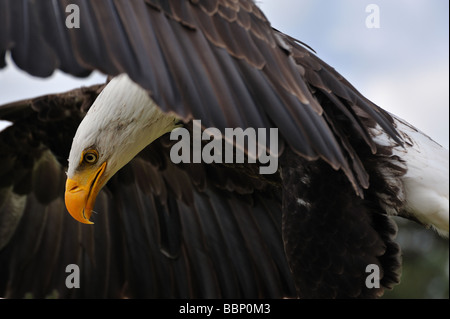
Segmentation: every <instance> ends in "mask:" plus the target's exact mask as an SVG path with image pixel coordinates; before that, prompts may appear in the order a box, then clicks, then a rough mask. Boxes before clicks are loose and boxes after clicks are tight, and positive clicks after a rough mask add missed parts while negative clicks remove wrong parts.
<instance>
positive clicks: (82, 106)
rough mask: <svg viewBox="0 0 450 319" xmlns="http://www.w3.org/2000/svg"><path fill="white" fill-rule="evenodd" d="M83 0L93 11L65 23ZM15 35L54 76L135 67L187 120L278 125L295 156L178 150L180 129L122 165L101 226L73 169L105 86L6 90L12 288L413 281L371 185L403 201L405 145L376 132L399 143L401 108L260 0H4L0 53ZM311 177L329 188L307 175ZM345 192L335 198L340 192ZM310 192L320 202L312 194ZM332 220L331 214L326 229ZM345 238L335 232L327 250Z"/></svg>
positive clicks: (4, 205)
mask: <svg viewBox="0 0 450 319" xmlns="http://www.w3.org/2000/svg"><path fill="white" fill-rule="evenodd" d="M72 3H73V4H77V5H78V6H79V8H80V16H81V27H80V28H72V29H71V28H67V27H66V26H65V17H66V14H65V11H64V10H65V7H66V6H67V5H68V4H72ZM10 17H14V19H11V18H10ZM7 51H10V52H11V56H12V58H13V60H14V62H15V63H16V64H17V65H18V66H19V67H20V68H22V69H24V70H25V71H27V72H29V73H30V74H32V75H36V76H41V77H45V76H48V75H50V74H51V73H52V72H53V71H54V70H55V69H56V68H58V69H60V70H63V71H64V72H68V73H70V74H73V75H76V76H86V75H88V74H89V73H90V72H91V71H93V70H100V71H101V72H104V73H105V74H108V75H111V76H114V75H118V74H120V73H127V74H128V75H129V76H130V78H131V79H133V80H134V81H135V82H136V83H138V84H139V85H141V86H142V87H143V88H144V89H146V90H147V91H148V93H149V95H150V96H151V98H152V99H153V100H154V101H155V102H156V104H157V105H158V106H159V107H160V108H161V110H163V111H165V112H169V111H172V112H174V113H176V114H177V115H178V116H179V117H180V118H182V120H183V122H184V124H185V125H186V126H187V127H189V125H190V122H191V120H193V119H201V121H202V124H203V125H204V126H205V127H217V128H218V129H220V130H221V131H222V132H223V130H224V128H226V127H242V128H244V129H245V128H249V127H253V128H258V127H264V128H270V127H277V128H278V129H279V135H280V141H279V142H280V143H279V150H280V163H281V169H280V171H279V172H278V173H277V174H275V175H273V176H261V175H259V174H257V173H256V174H255V172H256V171H257V166H256V165H239V166H237V165H219V164H213V165H206V164H182V165H175V164H173V163H172V162H171V161H170V159H169V158H168V153H169V149H170V146H171V143H170V141H169V140H168V138H167V136H165V137H162V138H160V139H159V140H157V141H155V142H154V143H153V144H151V145H150V146H149V147H147V148H146V149H145V150H144V151H143V152H142V153H141V154H140V155H139V156H138V157H136V158H135V159H134V160H132V161H131V162H130V163H129V164H128V165H127V166H125V167H124V168H123V169H122V170H121V171H119V173H118V174H117V175H116V176H115V177H114V178H113V179H112V180H110V182H109V183H108V185H107V186H106V188H105V189H104V190H103V191H102V193H100V196H99V198H98V200H97V206H96V211H98V212H100V214H98V215H97V216H96V225H95V226H94V228H92V227H90V228H89V227H88V228H87V227H86V226H84V225H81V224H76V223H75V222H74V221H73V220H71V219H70V216H68V214H67V212H65V208H64V204H63V192H64V189H63V183H64V170H65V168H66V165H67V164H66V159H67V156H68V152H69V145H70V143H71V138H72V137H73V135H74V133H75V130H76V128H77V126H78V124H79V122H80V121H81V119H82V118H83V116H84V114H85V112H86V110H87V109H88V107H89V106H90V105H91V103H92V101H93V99H94V98H95V96H96V95H97V94H98V92H99V90H100V87H92V88H84V89H79V90H75V91H73V92H69V93H65V94H61V95H50V96H46V97H43V98H38V99H32V100H27V101H23V102H18V103H14V104H10V105H6V106H3V107H2V108H0V118H2V119H6V120H10V121H12V122H13V123H14V125H13V126H12V127H10V128H8V129H6V130H5V131H3V132H1V134H0V146H1V153H0V221H2V222H3V224H2V225H6V226H2V227H0V274H1V275H0V276H1V277H0V295H4V296H6V297H22V296H24V294H26V293H32V294H33V295H34V296H40V297H42V296H45V295H46V294H49V293H51V292H52V291H54V290H56V291H57V292H58V294H59V296H61V297H103V296H105V297H182V298H184V297H234V298H236V297H275V298H280V297H295V296H300V297H319V298H320V297H323V298H333V297H350V298H357V297H377V296H380V295H381V294H382V293H383V291H384V289H385V288H391V287H392V286H393V285H394V284H395V283H397V282H398V276H399V269H400V262H399V254H400V253H399V249H398V246H397V245H396V244H395V243H394V242H393V241H392V239H393V237H394V236H395V233H396V229H395V227H393V225H392V221H391V220H390V217H388V216H387V213H386V212H385V210H384V208H383V205H382V203H381V199H380V198H378V197H377V196H376V194H377V190H376V189H373V188H372V189H371V188H370V186H371V185H372V183H375V184H377V183H378V185H380V187H384V188H385V189H384V191H385V192H386V193H387V194H388V195H389V199H390V202H391V203H396V199H397V198H396V192H395V191H394V190H393V189H391V188H390V187H391V185H389V184H388V183H386V182H385V181H384V180H383V178H382V177H381V176H376V163H377V162H376V158H377V157H380V158H386V157H388V156H389V155H391V153H390V150H389V149H386V150H384V149H382V148H380V147H379V145H377V144H376V143H375V142H374V141H373V138H372V137H371V135H370V130H371V129H374V128H375V127H380V128H382V129H383V130H384V132H386V134H387V135H388V136H390V138H391V139H392V140H393V141H395V142H397V143H401V139H400V138H399V135H398V133H397V131H396V129H395V127H394V120H393V119H392V117H391V116H390V115H389V114H388V113H387V112H385V111H384V110H382V109H381V108H379V107H378V106H376V105H375V104H373V103H372V102H370V101H369V100H367V99H366V98H364V97H363V96H362V95H361V94H360V93H359V92H358V91H357V90H356V89H355V88H354V87H353V86H352V85H350V84H349V83H348V82H347V81H346V80H345V79H344V78H342V77H341V76H340V75H339V74H338V73H337V72H336V71H335V70H334V69H332V68H331V67H330V66H328V65H327V64H326V63H325V62H323V61H322V60H320V59H319V58H318V57H316V56H315V55H314V53H312V52H311V51H310V50H309V49H308V48H306V47H305V46H304V45H302V44H301V43H300V42H299V41H297V40H295V39H293V38H291V37H289V36H287V35H285V34H283V33H281V32H279V31H277V30H274V29H272V27H271V26H270V23H269V22H268V21H267V19H266V17H265V16H264V14H263V13H262V12H261V11H260V10H259V9H258V7H257V6H256V5H255V4H254V2H253V1H250V0H240V1H233V0H196V1H187V0H186V1H179V0H163V1H159V0H145V1H143V0H140V1H137V0H136V1H82V0H79V1H74V0H71V1H42V2H37V1H34V2H32V1H25V0H24V1H17V0H15V1H12V0H10V1H8V0H3V1H0V66H4V65H5V63H4V56H5V54H6V52H7ZM49 132H50V133H49ZM19 144H21V145H26V146H24V148H23V149H19V148H17V147H15V146H17V145H19ZM268 146H270V145H268ZM381 149H382V150H383V152H380V150H381ZM384 151H386V152H384ZM377 152H378V153H377ZM397 164H398V165H393V171H395V173H396V174H397V175H396V176H397V177H399V176H401V175H402V174H403V173H404V171H403V170H402V167H401V161H399V162H398V163H397ZM11 171H14V173H11ZM294 177H295V178H294ZM302 177H304V178H313V179H314V187H317V188H315V189H314V190H311V189H310V187H311V185H309V184H308V185H306V184H305V185H300V184H299V183H298V179H299V178H302ZM323 180H327V182H324V183H321V181H323ZM330 181H331V183H330ZM333 182H335V183H338V186H336V185H332V183H333ZM318 184H320V185H322V186H321V187H322V188H320V187H318V186H320V185H318ZM327 184H330V185H327ZM330 192H332V193H333V196H331V197H333V198H334V199H335V202H333V201H330V202H327V201H326V199H327V198H328V196H329V193H330ZM299 199H301V201H300V202H301V203H305V202H307V201H311V200H315V202H316V203H317V205H316V206H313V207H312V209H310V208H311V207H309V208H308V206H307V205H306V206H304V205H303V206H302V207H299V205H297V204H298V200H299ZM336 203H338V204H336ZM345 203H348V206H346V205H345ZM333 205H336V206H337V209H335V212H334V213H335V214H334V215H333ZM398 205H401V203H399V204H398ZM300 206H301V205H300ZM11 207H14V208H11ZM305 207H306V208H305ZM395 208H396V207H395ZM305 210H306V211H305ZM322 213H323V214H322ZM330 214H331V215H330ZM330 216H331V217H330ZM310 217H311V218H310ZM327 218H329V219H327ZM321 219H322V220H323V227H325V229H326V230H327V231H322V232H320V233H319V232H317V231H316V228H315V227H316V226H318V224H317V222H318V220H321ZM282 220H283V223H282ZM335 220H338V221H339V222H336V221H335ZM347 220H348V224H349V225H354V229H353V230H354V231H348V232H347V231H346V228H345V227H346V221H347ZM343 221H345V222H343ZM334 225H336V226H339V227H337V229H338V231H332V229H331V228H332V226H334ZM297 226H298V228H297ZM330 227H331V228H330ZM300 229H302V231H299V230H300ZM358 240H361V243H360V246H358V247H357V248H355V249H353V248H354V247H353V246H352V245H353V243H355V242H358ZM293 243H294V244H293ZM330 243H335V244H336V247H337V248H336V249H335V250H332V251H327V250H326V249H324V247H328V245H329V244H330ZM285 252H286V255H285ZM315 254H317V256H315V257H313V255H315ZM352 260H357V261H355V262H351V261H352ZM309 261H310V262H311V263H310V264H308V263H309ZM71 263H76V264H78V265H79V266H80V267H81V268H82V269H83V271H82V274H83V275H82V276H83V277H82V283H81V286H82V289H79V290H68V289H67V288H65V286H64V281H63V280H60V279H61V278H60V277H58V276H56V275H54V274H60V276H61V274H64V268H65V266H66V265H67V264H71ZM368 263H374V264H377V265H379V266H380V267H381V268H382V271H383V278H382V280H381V284H382V287H381V288H380V289H377V290H371V289H369V288H367V287H365V286H364V285H363V284H362V283H363V279H362V278H363V276H364V275H365V272H364V271H365V267H363V266H365V265H366V264H368ZM288 265H289V266H288ZM329 265H332V266H335V268H334V269H333V271H331V272H330V271H329V269H330V268H329ZM363 268H364V269H363ZM336 269H337V270H336ZM36 273H38V274H40V276H39V279H36V276H35V275H36ZM330 273H331V275H330ZM327 276H331V277H330V278H328V277H327ZM355 278H356V279H355ZM343 283H344V284H343Z"/></svg>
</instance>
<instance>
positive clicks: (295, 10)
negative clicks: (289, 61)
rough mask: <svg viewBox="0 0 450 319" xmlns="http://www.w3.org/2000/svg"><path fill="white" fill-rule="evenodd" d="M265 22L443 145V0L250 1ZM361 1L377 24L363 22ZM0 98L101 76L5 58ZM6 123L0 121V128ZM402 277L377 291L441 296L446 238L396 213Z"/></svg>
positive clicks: (60, 87) (446, 14)
mask: <svg viewBox="0 0 450 319" xmlns="http://www.w3.org/2000/svg"><path fill="white" fill-rule="evenodd" d="M257 3H258V4H259V5H260V7H261V9H262V10H263V12H264V13H265V14H266V15H267V17H268V18H269V20H270V21H271V23H272V25H273V27H275V28H277V29H278V30H280V31H282V32H284V33H287V34H289V35H291V36H292V37H295V38H297V39H299V40H301V41H302V42H304V43H306V44H308V45H309V46H311V47H312V48H313V49H314V50H315V51H316V52H317V55H318V56H319V57H320V58H321V59H322V60H324V61H325V62H327V63H328V64H329V65H331V66H333V67H334V68H335V69H336V70H337V71H338V72H339V73H341V74H342V75H343V76H344V77H345V78H347V80H349V81H350V82H351V83H352V84H353V85H354V86H355V87H356V88H357V89H358V90H359V91H360V92H361V93H362V94H364V95H365V96H366V97H367V98H369V99H370V100H372V101H373V102H375V103H376V104H378V105H379V106H381V107H382V108H384V109H386V110H388V111H389V112H391V113H394V114H396V115H397V116H399V117H400V118H403V119H405V120H406V121H408V122H410V123H411V124H413V125H414V126H416V127H417V128H419V129H420V130H422V131H423V132H425V133H426V134H428V135H429V136H430V137H432V138H433V139H434V140H435V141H437V142H438V143H440V144H441V145H443V146H444V147H446V148H447V149H448V146H449V2H448V1H442V0H371V1H364V0H339V1H329V0H264V1H257ZM369 4H374V5H376V6H377V7H378V9H379V18H380V25H379V28H368V27H367V25H366V19H367V17H368V16H369V15H370V14H371V13H370V12H366V8H367V6H368V5H369ZM8 65H9V66H8V67H7V68H5V69H2V70H0V105H1V104H5V103H7V102H11V101H16V100H20V99H24V98H28V97H35V96H39V95H43V94H47V93H56V92H63V91H66V90H69V89H72V88H76V87H80V86H83V85H84V86H88V85H91V84H96V83H101V82H104V80H105V76H104V75H102V74H99V73H93V74H92V75H91V76H90V77H88V78H85V79H74V78H73V77H71V76H67V75H65V74H63V73H62V72H59V71H57V72H55V74H54V75H53V76H52V77H50V78H48V79H37V78H32V77H31V76H29V75H28V74H26V73H24V72H22V71H20V70H18V69H17V68H16V67H15V66H14V65H13V64H12V63H11V61H9V63H8ZM5 124H6V123H0V130H1V129H2V127H4V125H5ZM397 222H398V224H399V235H398V242H399V244H400V245H401V247H402V251H403V263H404V266H403V275H402V283H401V284H400V285H399V286H397V287H396V288H395V289H394V290H393V291H392V292H388V293H386V295H385V298H448V297H449V248H448V240H445V239H442V238H439V237H438V236H437V235H436V234H435V233H434V232H433V231H430V230H425V229H423V228H422V227H420V226H417V225H416V224H414V223H412V222H409V221H404V220H401V219H397Z"/></svg>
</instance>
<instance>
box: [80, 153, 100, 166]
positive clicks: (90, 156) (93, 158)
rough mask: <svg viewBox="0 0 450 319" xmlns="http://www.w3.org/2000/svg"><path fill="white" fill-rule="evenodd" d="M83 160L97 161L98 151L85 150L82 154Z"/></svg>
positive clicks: (93, 162) (92, 162)
mask: <svg viewBox="0 0 450 319" xmlns="http://www.w3.org/2000/svg"><path fill="white" fill-rule="evenodd" d="M83 161H84V162H85V163H88V164H95V163H97V161H98V153H97V151H95V150H89V151H86V152H85V153H84V154H83Z"/></svg>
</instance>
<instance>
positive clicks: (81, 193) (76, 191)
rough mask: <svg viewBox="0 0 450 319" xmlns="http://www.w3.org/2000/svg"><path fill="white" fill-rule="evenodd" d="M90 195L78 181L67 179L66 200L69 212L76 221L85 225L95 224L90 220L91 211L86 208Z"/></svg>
mask: <svg viewBox="0 0 450 319" xmlns="http://www.w3.org/2000/svg"><path fill="white" fill-rule="evenodd" d="M88 193H89V192H88V191H87V190H85V189H84V188H82V187H80V186H79V185H78V183H77V182H76V181H74V180H72V179H67V182H66V193H65V198H64V199H65V203H66V208H67V211H68V212H69V214H70V215H71V216H72V217H73V218H74V219H75V220H77V221H79V222H80V223H83V224H93V222H91V221H90V220H89V218H90V217H91V211H89V210H88V209H87V208H86V202H87V199H88Z"/></svg>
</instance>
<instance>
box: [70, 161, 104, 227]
mask: <svg viewBox="0 0 450 319" xmlns="http://www.w3.org/2000/svg"><path fill="white" fill-rule="evenodd" d="M105 168H106V162H105V163H103V164H102V165H101V166H100V168H99V169H97V171H95V172H91V171H85V172H83V173H79V174H76V175H75V176H73V178H72V179H70V178H68V179H67V182H66V194H65V202H66V207H67V210H68V211H69V213H70V215H72V217H73V218H75V219H76V220H77V221H79V222H80V223H84V224H93V222H91V221H89V218H90V217H91V214H92V209H93V208H94V204H95V199H96V198H97V195H98V193H99V191H100V189H101V188H102V187H103V184H104V183H101V182H99V181H100V179H101V177H102V175H103V173H104V171H105Z"/></svg>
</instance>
